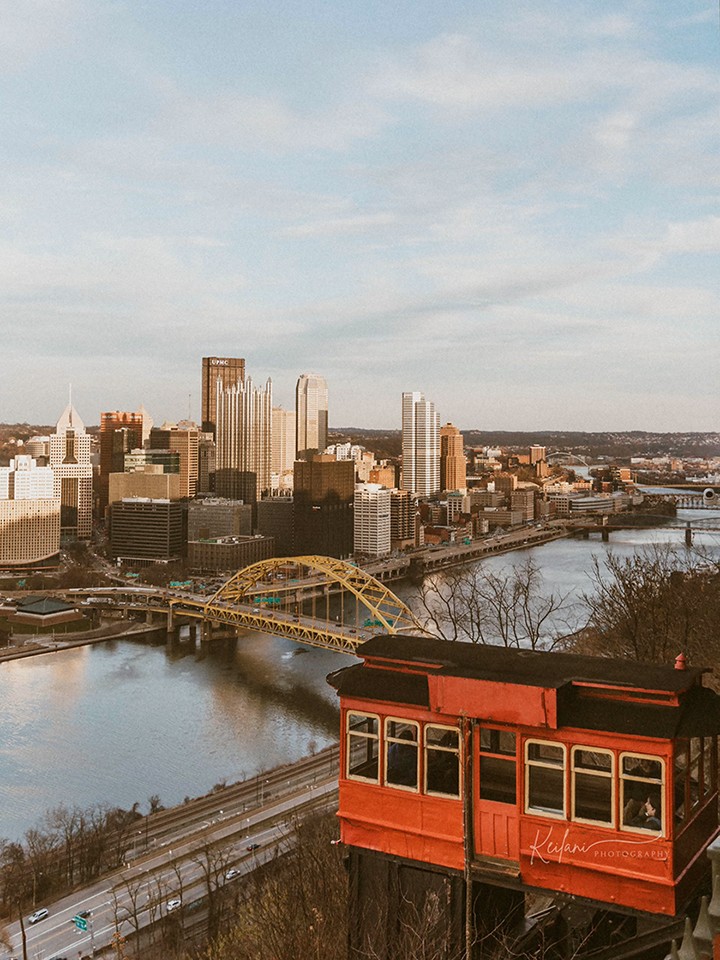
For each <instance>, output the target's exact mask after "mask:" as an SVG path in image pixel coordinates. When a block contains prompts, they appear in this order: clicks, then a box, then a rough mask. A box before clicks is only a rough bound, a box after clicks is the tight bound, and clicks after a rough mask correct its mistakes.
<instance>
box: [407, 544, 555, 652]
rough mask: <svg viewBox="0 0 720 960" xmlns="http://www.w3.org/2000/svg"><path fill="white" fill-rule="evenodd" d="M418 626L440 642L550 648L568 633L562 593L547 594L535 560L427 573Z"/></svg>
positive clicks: (419, 597) (420, 599)
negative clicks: (490, 568)
mask: <svg viewBox="0 0 720 960" xmlns="http://www.w3.org/2000/svg"><path fill="white" fill-rule="evenodd" d="M418 605H419V607H420V608H421V610H422V613H421V619H422V621H423V626H424V627H425V628H426V629H427V630H428V631H429V632H431V633H433V634H435V636H439V637H441V638H443V639H444V640H470V641H472V642H473V643H489V644H500V645H502V646H505V647H529V648H530V649H532V650H535V649H543V650H551V649H553V648H554V647H555V646H556V645H557V644H558V642H559V640H560V638H561V637H562V636H563V635H564V634H565V633H566V632H567V617H568V615H569V613H570V605H569V602H568V597H567V594H557V593H553V592H547V591H546V590H545V588H544V584H543V579H542V574H541V573H540V570H539V568H538V566H537V565H536V563H535V561H534V560H533V559H532V558H530V557H528V558H527V559H526V560H525V561H524V562H523V563H521V564H518V565H516V566H509V567H507V568H505V569H504V570H502V571H500V572H499V573H495V572H492V571H488V572H486V571H484V570H483V569H482V568H481V567H480V568H479V567H478V566H472V567H463V568H462V569H460V570H457V571H452V572H450V573H445V574H442V575H437V576H434V577H428V578H427V579H426V580H425V581H424V582H423V584H422V586H421V587H420V590H419V594H418Z"/></svg>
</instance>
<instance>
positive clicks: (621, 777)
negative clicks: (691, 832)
mask: <svg viewBox="0 0 720 960" xmlns="http://www.w3.org/2000/svg"><path fill="white" fill-rule="evenodd" d="M625 757H635V758H637V759H638V760H650V761H652V762H653V763H659V764H660V780H659V781H658V780H654V779H652V780H651V779H650V778H649V777H647V778H646V777H633V776H630V775H629V774H624V773H623V761H624V759H625ZM625 780H631V781H632V782H633V783H644V784H647V789H648V792H649V791H650V790H651V788H653V787H654V788H655V789H656V790H657V792H658V793H659V794H660V805H661V810H660V813H661V814H662V816H661V817H660V824H661V827H660V830H650V829H649V828H648V827H631V826H630V824H629V823H623V822H622V819H623V817H622V810H621V811H620V829H621V830H624V831H629V832H630V833H641V834H645V835H646V836H647V835H648V834H651V835H653V836H659V837H667V824H668V821H667V798H666V796H665V794H666V789H665V785H666V783H667V762H666V758H665V757H661V756H658V754H656V753H655V754H653V753H636V752H635V751H634V750H623V751H622V752H621V753H620V756H619V758H618V788H619V796H620V803H621V804H623V806H624V804H625V791H624V790H623V786H622V785H623V783H624V781H625Z"/></svg>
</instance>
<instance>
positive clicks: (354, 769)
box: [347, 713, 380, 783]
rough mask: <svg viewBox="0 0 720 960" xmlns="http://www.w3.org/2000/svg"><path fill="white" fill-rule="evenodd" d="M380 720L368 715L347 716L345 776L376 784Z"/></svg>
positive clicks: (378, 770) (377, 780)
mask: <svg viewBox="0 0 720 960" xmlns="http://www.w3.org/2000/svg"><path fill="white" fill-rule="evenodd" d="M379 747H380V718H379V717H376V716H373V715H372V714H368V713H348V715H347V776H348V777H349V778H350V779H352V780H369V781H371V782H372V783H378V782H379V779H380V776H379V775H380V767H379V763H378V757H379Z"/></svg>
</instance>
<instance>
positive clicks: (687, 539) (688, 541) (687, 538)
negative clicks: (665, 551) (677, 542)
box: [685, 521, 692, 547]
mask: <svg viewBox="0 0 720 960" xmlns="http://www.w3.org/2000/svg"><path fill="white" fill-rule="evenodd" d="M685 546H686V547H691V546H692V527H691V526H690V521H688V522H687V523H686V524H685Z"/></svg>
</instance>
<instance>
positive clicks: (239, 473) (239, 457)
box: [215, 377, 272, 503]
mask: <svg viewBox="0 0 720 960" xmlns="http://www.w3.org/2000/svg"><path fill="white" fill-rule="evenodd" d="M216 389H217V396H216V411H215V412H216V417H217V421H216V428H215V429H216V444H217V448H216V453H215V489H216V492H217V494H218V496H221V497H228V498H229V499H230V500H244V501H245V503H255V502H256V501H257V500H259V499H260V497H261V496H262V493H263V492H264V491H265V490H268V489H269V487H270V472H271V462H272V381H271V380H270V379H268V380H267V383H266V384H265V386H264V387H255V386H253V382H252V379H251V378H250V377H247V378H246V379H245V380H244V381H243V382H242V383H236V384H234V385H233V386H229V387H224V386H223V385H222V383H221V382H220V381H218V382H217V385H216Z"/></svg>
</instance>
